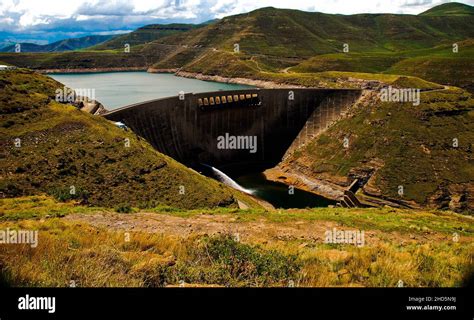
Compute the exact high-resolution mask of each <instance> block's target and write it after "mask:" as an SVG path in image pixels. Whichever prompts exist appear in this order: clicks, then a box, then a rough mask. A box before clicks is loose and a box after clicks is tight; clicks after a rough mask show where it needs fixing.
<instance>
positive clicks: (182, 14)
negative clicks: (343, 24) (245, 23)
mask: <svg viewBox="0 0 474 320" xmlns="http://www.w3.org/2000/svg"><path fill="white" fill-rule="evenodd" d="M446 2H450V1H446V0H332V1H330V0H319V1H318V0H317V1H314V0H0V44H1V43H5V42H17V41H22V42H34V43H40V44H44V43H48V42H53V41H57V40H60V39H65V38H73V37H81V36H86V35H91V34H119V33H125V32H130V31H132V30H134V29H136V28H138V27H141V26H144V25H146V24H151V23H172V22H183V23H201V22H205V21H208V20H212V19H216V18H222V17H225V16H228V15H233V14H239V13H244V12H249V11H252V10H255V9H258V8H262V7H269V6H272V7H276V8H288V9H298V10H303V11H313V12H325V13H339V14H355V13H403V14H418V13H420V12H423V11H425V10H427V9H429V8H431V7H433V6H436V5H439V4H442V3H446ZM457 2H462V3H466V4H469V5H474V0H460V1H457Z"/></svg>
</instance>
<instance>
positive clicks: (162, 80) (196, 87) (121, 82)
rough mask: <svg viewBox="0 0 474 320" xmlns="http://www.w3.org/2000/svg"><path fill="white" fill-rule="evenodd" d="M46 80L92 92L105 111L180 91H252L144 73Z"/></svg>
mask: <svg viewBox="0 0 474 320" xmlns="http://www.w3.org/2000/svg"><path fill="white" fill-rule="evenodd" d="M49 76H50V77H51V78H53V79H55V80H57V81H59V82H61V83H62V84H64V85H66V86H68V87H70V88H72V89H79V88H80V89H94V90H95V99H96V100H97V101H99V102H100V103H102V104H103V105H104V107H105V108H106V109H107V110H113V109H117V108H119V107H123V106H126V105H129V104H134V103H138V102H143V101H147V100H153V99H159V98H164V97H171V96H177V95H179V92H180V91H184V92H185V93H200V92H207V91H218V90H238V89H248V88H253V87H252V86H246V85H239V84H228V83H220V82H211V81H202V80H197V79H188V78H183V77H177V76H175V75H174V74H171V73H148V72H145V71H136V72H103V73H56V74H50V75H49ZM89 98H91V97H89Z"/></svg>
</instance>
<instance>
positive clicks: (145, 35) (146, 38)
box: [93, 23, 199, 50]
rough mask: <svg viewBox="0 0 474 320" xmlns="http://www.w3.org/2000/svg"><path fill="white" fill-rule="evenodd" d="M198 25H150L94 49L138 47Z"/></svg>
mask: <svg viewBox="0 0 474 320" xmlns="http://www.w3.org/2000/svg"><path fill="white" fill-rule="evenodd" d="M198 27H199V26H198V25H194V24H184V23H181V24H180V23H172V24H150V25H146V26H144V27H141V28H138V29H137V30H135V31H133V32H130V33H127V34H124V35H120V36H118V37H115V38H114V39H111V40H109V41H107V42H105V43H101V44H99V45H97V46H95V47H94V48H93V49H96V50H113V49H122V50H123V48H124V46H125V44H129V45H130V46H137V45H141V44H145V43H148V42H152V41H155V40H158V39H160V38H163V37H166V36H170V35H173V34H176V33H181V32H186V31H189V30H192V29H195V28H198Z"/></svg>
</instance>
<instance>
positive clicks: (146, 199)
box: [0, 70, 254, 208]
mask: <svg viewBox="0 0 474 320" xmlns="http://www.w3.org/2000/svg"><path fill="white" fill-rule="evenodd" d="M62 87H63V86H62V85H61V84H60V83H58V82H56V81H54V80H52V79H51V78H49V77H45V76H42V75H39V74H36V73H34V72H31V71H27V70H17V71H7V72H6V71H3V72H1V73H0V111H1V113H0V123H1V129H0V132H1V139H0V145H1V146H2V153H1V158H2V166H1V168H0V175H1V177H2V179H1V184H0V194H1V196H2V197H14V196H21V195H30V194H39V193H48V194H51V195H54V196H56V197H57V198H59V199H62V200H66V199H76V200H78V201H81V202H84V203H88V204H91V205H101V206H107V207H114V206H120V205H121V204H126V205H127V206H140V207H153V206H158V205H169V206H173V207H181V208H199V207H214V206H236V205H237V200H236V199H238V198H241V199H244V201H245V202H246V203H248V204H249V205H254V202H253V200H252V199H250V198H248V197H246V196H245V195H241V194H240V193H238V192H236V191H234V190H231V189H229V188H227V187H225V186H223V185H221V184H219V183H217V182H216V181H214V180H211V179H208V178H205V177H203V176H201V175H199V174H197V173H196V172H194V171H192V170H190V169H188V168H186V167H184V166H183V165H181V164H179V163H177V162H176V161H174V160H173V159H171V158H169V157H166V156H164V155H163V154H160V153H158V152H156V151H155V150H154V149H153V148H152V147H151V146H150V145H149V144H148V143H146V142H145V141H143V140H142V139H139V138H138V137H137V136H135V135H134V134H133V133H132V132H125V131H123V130H122V129H119V128H117V127H116V126H115V125H114V124H112V123H111V122H109V121H107V120H106V119H104V118H101V117H97V116H92V115H90V114H87V113H85V112H83V111H80V110H77V109H76V108H75V107H73V106H70V105H65V104H60V103H58V102H56V101H55V100H54V97H55V90H56V89H57V88H62ZM17 138H18V139H20V141H21V145H20V146H19V147H17V146H15V144H14V142H15V139H17ZM126 139H128V140H126ZM127 141H129V142H130V145H129V147H127V146H126V143H127ZM71 186H73V189H75V194H74V192H73V194H71V193H70V191H71ZM180 186H183V187H184V194H181V193H180Z"/></svg>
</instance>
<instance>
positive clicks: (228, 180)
mask: <svg viewBox="0 0 474 320" xmlns="http://www.w3.org/2000/svg"><path fill="white" fill-rule="evenodd" d="M206 166H207V165H206ZM208 167H209V168H211V169H212V173H213V174H214V175H215V176H216V177H217V179H218V180H219V181H220V182H222V183H223V184H225V185H226V186H229V187H231V188H234V189H236V190H239V191H242V192H245V193H248V194H253V193H254V190H251V189H245V188H244V187H242V186H241V185H240V184H238V183H237V182H235V181H234V180H232V179H231V178H230V177H229V176H228V175H226V174H225V173H224V172H222V171H220V170H219V169H216V168H214V167H212V166H208Z"/></svg>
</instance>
